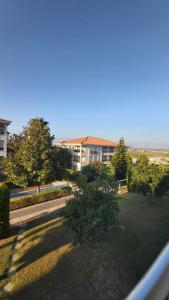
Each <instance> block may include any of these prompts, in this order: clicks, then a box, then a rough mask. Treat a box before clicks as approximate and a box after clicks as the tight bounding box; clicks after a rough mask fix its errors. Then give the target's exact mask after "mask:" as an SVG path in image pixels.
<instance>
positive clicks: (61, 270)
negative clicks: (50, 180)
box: [10, 194, 169, 300]
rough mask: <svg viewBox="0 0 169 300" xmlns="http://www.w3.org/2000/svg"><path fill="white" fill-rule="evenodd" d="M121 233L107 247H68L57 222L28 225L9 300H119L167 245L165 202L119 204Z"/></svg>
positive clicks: (129, 199) (130, 198) (168, 206)
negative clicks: (18, 267) (13, 287)
mask: <svg viewBox="0 0 169 300" xmlns="http://www.w3.org/2000/svg"><path fill="white" fill-rule="evenodd" d="M119 206H120V214H119V219H120V223H121V225H122V226H121V229H119V230H118V231H116V232H114V233H112V234H111V235H110V236H109V238H108V239H107V241H105V242H103V243H94V244H91V245H89V244H86V245H82V246H80V245H74V244H73V241H74V236H73V233H72V232H71V231H70V230H69V229H68V228H67V227H66V226H65V225H64V224H63V218H62V217H59V216H58V215H55V216H50V217H48V218H46V219H43V220H41V221H36V222H32V223H31V224H30V225H29V228H28V229H27V231H26V237H25V239H24V247H23V249H22V251H21V252H20V255H21V258H20V261H19V265H20V269H19V271H18V272H17V274H16V275H14V276H13V277H12V281H13V282H14V283H15V286H16V287H15V289H14V292H13V294H12V295H11V296H10V299H16V300H18V299H21V300H22V299H23V300H29V299H30V300H32V299H37V300H38V299H39V300H49V299H51V300H52V299H59V300H68V299H69V300H74V299H79V300H86V299H88V300H90V299H92V300H93V299H98V300H101V299H103V300H104V299H105V300H107V299H108V300H109V299H113V300H118V299H119V300H120V299H123V298H124V297H125V296H126V295H127V294H128V292H129V291H130V290H131V289H132V288H133V287H134V285H135V284H136V283H137V281H138V280H139V279H140V277H141V276H142V275H143V274H144V272H145V271H146V270H147V268H148V267H149V266H150V264H151V263H152V262H153V260H154V259H155V257H156V256H157V255H158V253H159V252H160V250H161V249H162V248H163V246H164V245H165V243H166V242H167V241H168V239H169V198H163V199H155V202H154V204H149V202H148V201H147V199H146V198H145V197H142V196H138V195H134V194H133V195H131V194H130V195H126V196H125V197H123V199H121V200H119Z"/></svg>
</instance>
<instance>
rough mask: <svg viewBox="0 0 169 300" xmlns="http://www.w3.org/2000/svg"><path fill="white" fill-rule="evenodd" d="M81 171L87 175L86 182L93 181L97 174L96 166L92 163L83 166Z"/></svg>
mask: <svg viewBox="0 0 169 300" xmlns="http://www.w3.org/2000/svg"><path fill="white" fill-rule="evenodd" d="M81 173H82V175H85V176H86V177H87V181H88V182H91V181H94V180H95V179H96V177H97V175H98V173H97V169H96V166H95V165H94V164H93V163H91V164H89V165H87V166H84V167H83V168H82V171H81Z"/></svg>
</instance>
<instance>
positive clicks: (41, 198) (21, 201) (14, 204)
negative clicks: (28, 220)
mask: <svg viewBox="0 0 169 300" xmlns="http://www.w3.org/2000/svg"><path fill="white" fill-rule="evenodd" d="M71 191H72V190H71V188H70V187H64V188H62V189H59V190H54V191H47V192H42V193H38V194H33V195H28V196H23V197H17V198H14V199H11V203H10V210H14V209H19V208H23V207H27V206H30V205H33V204H38V203H41V202H45V201H49V200H54V199H56V198H61V197H65V196H69V195H71Z"/></svg>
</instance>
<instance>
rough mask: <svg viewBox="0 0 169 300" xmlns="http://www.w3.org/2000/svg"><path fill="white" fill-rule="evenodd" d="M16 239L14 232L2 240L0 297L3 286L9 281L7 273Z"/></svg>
mask: <svg viewBox="0 0 169 300" xmlns="http://www.w3.org/2000/svg"><path fill="white" fill-rule="evenodd" d="M14 239H15V233H14V232H12V233H11V236H10V237H8V238H6V239H2V240H0V299H1V296H2V287H3V285H5V284H6V283H7V282H8V278H7V277H6V273H7V270H8V268H9V264H10V259H11V255H12V253H13V242H14Z"/></svg>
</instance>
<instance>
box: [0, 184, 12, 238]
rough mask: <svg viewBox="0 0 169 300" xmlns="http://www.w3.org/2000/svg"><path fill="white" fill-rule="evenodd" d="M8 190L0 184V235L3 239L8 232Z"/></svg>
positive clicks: (4, 185)
mask: <svg viewBox="0 0 169 300" xmlns="http://www.w3.org/2000/svg"><path fill="white" fill-rule="evenodd" d="M9 202H10V190H9V188H8V187H7V185H6V184H5V183H0V235H1V236H2V237H5V236H6V235H7V234H8V231H9Z"/></svg>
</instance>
